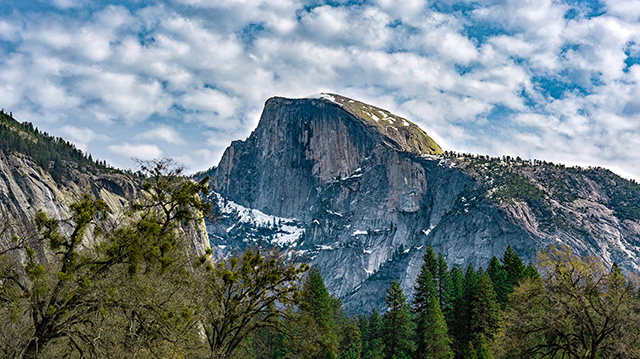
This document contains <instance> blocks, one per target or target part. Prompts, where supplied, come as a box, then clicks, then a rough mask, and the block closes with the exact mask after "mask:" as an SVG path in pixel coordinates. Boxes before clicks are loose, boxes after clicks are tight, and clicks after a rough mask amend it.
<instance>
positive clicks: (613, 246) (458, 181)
mask: <svg viewBox="0 0 640 359" xmlns="http://www.w3.org/2000/svg"><path fill="white" fill-rule="evenodd" d="M209 174H210V175H211V178H212V186H213V189H214V191H215V192H213V193H212V194H211V198H212V199H214V200H215V201H216V202H217V203H218V210H219V213H220V216H221V219H220V221H218V222H216V223H210V224H209V227H208V232H209V235H210V239H211V243H212V246H214V247H215V248H218V249H220V250H229V249H233V248H236V249H240V248H242V247H244V246H246V245H247V243H251V242H253V241H257V242H260V243H262V244H266V245H274V246H280V247H283V249H285V250H295V251H297V252H298V253H302V254H303V255H304V256H306V258H308V260H311V261H312V262H313V264H314V265H316V266H317V267H318V268H319V269H320V271H321V273H322V275H323V277H324V278H325V282H326V283H327V286H328V287H329V289H330V290H331V291H332V292H334V293H336V294H337V295H339V296H340V297H341V298H342V299H343V301H344V304H345V308H346V309H347V310H349V311H352V312H356V311H360V310H369V309H370V308H371V307H378V308H382V307H383V304H382V302H381V300H382V299H381V298H383V297H384V293H383V292H384V289H385V288H386V287H388V285H389V282H390V280H391V279H393V278H395V279H399V280H400V281H401V283H402V285H403V287H404V288H405V290H407V291H408V293H409V295H410V294H411V292H412V288H411V287H412V284H413V283H414V279H415V277H416V275H417V274H418V270H419V266H420V263H421V262H422V255H423V251H424V249H425V248H426V245H428V244H431V245H432V246H433V247H434V249H435V251H436V252H440V253H442V254H443V255H444V256H445V258H446V260H447V262H448V263H451V264H454V265H461V266H466V265H467V264H473V265H474V266H476V267H477V266H486V265H487V264H488V262H489V260H490V259H491V257H492V256H493V255H498V256H499V255H501V254H502V253H503V252H504V251H505V249H506V248H507V247H508V246H511V247H512V248H514V249H515V250H516V252H517V253H518V255H519V256H521V257H522V258H523V259H525V260H533V259H534V258H535V256H536V252H537V251H538V250H541V249H543V248H545V247H548V246H549V245H559V244H565V245H568V246H570V247H571V248H572V249H573V250H574V252H576V253H578V254H581V255H594V256H597V257H599V258H601V259H602V260H603V261H604V262H605V263H608V264H612V263H613V262H617V263H618V264H619V265H620V267H622V268H623V269H625V270H627V271H636V272H637V271H639V270H640V186H638V184H636V183H634V182H630V181H627V180H624V179H622V178H620V177H618V176H616V175H615V174H613V173H611V172H610V171H608V170H605V169H602V168H589V169H584V168H577V167H572V168H568V167H564V166H562V165H557V164H553V163H547V162H542V161H527V160H522V159H520V158H511V157H508V156H505V157H502V158H490V157H488V156H482V155H459V154H453V153H447V154H444V153H443V152H442V150H441V149H440V147H439V146H438V145H437V144H436V143H435V142H434V141H433V140H432V139H431V138H430V137H429V136H427V135H426V134H425V133H424V131H422V130H420V129H419V128H418V127H417V126H416V125H414V124H412V123H411V122H409V121H407V120H405V119H402V118H400V117H397V116H394V115H392V114H390V113H389V112H388V111H385V110H382V109H379V108H377V107H375V106H371V105H367V104H363V103H361V102H358V101H355V100H351V99H348V98H345V97H342V96H339V95H333V94H322V95H320V96H316V97H314V98H303V99H286V98H280V97H276V98H271V99H269V100H268V101H267V102H266V104H265V108H264V111H263V113H262V117H261V119H260V123H259V124H258V127H257V128H256V129H255V131H253V133H252V134H251V135H250V136H249V138H247V139H246V140H245V141H234V142H233V143H232V144H231V145H230V146H229V148H227V150H226V151H225V153H224V155H223V157H222V159H221V161H220V163H219V165H218V166H217V167H214V168H212V169H211V170H210V171H209ZM376 301H378V302H376Z"/></svg>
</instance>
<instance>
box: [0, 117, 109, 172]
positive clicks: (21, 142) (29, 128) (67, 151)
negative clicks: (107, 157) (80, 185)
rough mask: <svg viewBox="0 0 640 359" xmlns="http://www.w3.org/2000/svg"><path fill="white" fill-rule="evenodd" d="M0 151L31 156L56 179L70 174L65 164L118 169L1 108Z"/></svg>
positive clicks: (77, 166) (95, 169) (106, 170)
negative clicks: (20, 120) (96, 159)
mask: <svg viewBox="0 0 640 359" xmlns="http://www.w3.org/2000/svg"><path fill="white" fill-rule="evenodd" d="M0 150H3V151H10V152H17V153H21V154H25V155H27V156H30V157H31V158H32V159H33V160H34V161H35V162H36V163H37V164H38V165H39V166H40V167H42V168H43V169H45V170H46V171H48V172H49V174H51V177H53V179H54V180H55V181H56V182H60V181H61V180H62V179H63V178H65V177H66V176H67V175H68V174H69V169H68V168H67V165H72V166H74V167H76V168H80V169H83V170H89V169H91V170H92V171H94V172H98V171H105V172H121V171H118V170H116V169H114V168H110V167H108V166H107V163H106V162H105V161H94V160H93V158H92V157H91V155H90V154H86V153H83V152H82V151H81V150H79V149H77V148H76V146H75V145H74V144H73V143H71V142H69V141H66V140H64V139H63V138H61V137H54V136H51V135H49V134H48V133H46V132H42V131H40V130H38V129H37V128H36V127H34V126H33V124H32V123H31V122H24V123H20V122H18V121H16V119H14V118H13V116H12V114H11V113H9V114H7V113H5V112H4V110H3V111H0ZM65 164H66V165H65Z"/></svg>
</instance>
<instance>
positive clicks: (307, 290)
mask: <svg viewBox="0 0 640 359" xmlns="http://www.w3.org/2000/svg"><path fill="white" fill-rule="evenodd" d="M302 303H303V304H302V309H303V312H304V313H306V314H308V315H310V316H311V318H312V319H313V323H315V325H316V326H317V329H318V334H319V337H317V338H309V339H313V340H314V341H316V343H317V345H318V350H317V351H316V354H317V355H318V356H317V357H318V358H322V359H324V358H329V357H332V356H335V353H336V352H337V350H338V338H337V335H336V328H335V327H336V325H335V318H334V312H335V311H334V309H335V308H334V300H333V299H332V297H331V295H330V294H329V291H328V290H327V287H326V286H325V284H324V280H323V279H322V276H321V275H320V271H319V270H318V268H316V267H312V268H311V270H310V271H309V274H308V276H307V280H306V282H305V284H304V287H303V290H302Z"/></svg>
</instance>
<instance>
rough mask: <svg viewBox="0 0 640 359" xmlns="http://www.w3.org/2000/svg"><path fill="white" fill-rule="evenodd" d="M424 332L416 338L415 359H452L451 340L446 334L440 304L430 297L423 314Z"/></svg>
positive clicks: (445, 324)
mask: <svg viewBox="0 0 640 359" xmlns="http://www.w3.org/2000/svg"><path fill="white" fill-rule="evenodd" d="M424 326H425V327H424V332H422V333H421V336H420V337H418V348H419V349H418V350H417V351H416V358H421V359H422V358H425V359H426V358H429V359H452V358H453V351H452V350H451V339H450V338H449V335H448V334H447V323H446V322H445V320H444V315H442V311H441V310H440V304H439V303H438V302H437V300H436V298H435V297H431V300H430V301H429V307H428V309H427V312H426V313H425V320H424Z"/></svg>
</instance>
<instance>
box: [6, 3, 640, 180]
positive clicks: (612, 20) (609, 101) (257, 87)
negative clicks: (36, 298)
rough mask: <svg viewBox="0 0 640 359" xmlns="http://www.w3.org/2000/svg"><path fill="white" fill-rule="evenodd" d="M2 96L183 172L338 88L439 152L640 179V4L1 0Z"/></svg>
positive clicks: (46, 124)
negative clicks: (277, 106)
mask: <svg viewBox="0 0 640 359" xmlns="http://www.w3.org/2000/svg"><path fill="white" fill-rule="evenodd" d="M1 1H2V6H0V107H2V108H4V110H5V112H12V113H13V115H14V117H15V118H16V119H17V120H18V121H21V122H24V121H28V122H32V123H34V125H36V126H37V127H38V128H40V129H41V130H44V131H47V132H48V133H49V134H52V135H55V136H61V137H63V138H65V139H67V140H69V141H71V142H73V143H74V144H76V146H77V147H78V148H80V149H82V150H83V151H85V152H88V153H90V154H91V155H92V156H93V157H94V158H96V159H101V160H106V161H107V162H109V163H110V164H112V165H114V166H116V167H120V168H133V169H134V170H135V169H136V167H135V164H134V162H133V161H132V159H131V158H132V157H137V158H140V159H152V158H159V157H171V158H174V159H175V160H176V161H178V162H180V163H183V164H184V165H185V166H186V167H187V168H188V170H189V171H191V172H194V171H199V170H204V169H207V168H210V167H212V166H214V165H216V164H217V162H218V161H219V159H220V156H221V155H222V153H223V151H224V149H225V148H226V147H227V146H228V145H229V143H230V142H231V141H232V140H236V139H245V138H246V137H247V136H248V135H249V134H250V133H251V131H252V130H253V129H254V128H255V126H256V125H257V123H258V120H259V117H260V113H261V111H262V107H263V105H264V102H265V101H266V100H267V99H268V98H270V97H273V96H284V97H292V98H299V97H306V96H308V95H311V94H317V93H320V92H331V93H338V94H341V95H344V96H347V97H351V98H355V99H358V100H361V101H363V102H367V103H370V104H372V105H376V106H378V107H382V108H385V109H388V110H390V111H391V112H393V113H395V114H398V115H401V116H403V117H406V118H407V119H409V120H411V121H413V122H415V123H417V124H418V125H420V126H421V127H422V128H423V129H424V130H425V131H426V132H427V133H428V134H429V135H431V136H432V137H433V138H434V139H435V140H436V141H437V142H438V143H439V144H440V145H441V146H442V147H443V148H445V149H448V150H455V151H459V152H471V153H480V154H488V155H492V156H502V155H511V156H520V157H522V158H526V159H533V158H535V159H542V160H547V161H554V162H562V163H566V164H570V165H574V164H577V165H584V166H588V165H590V166H603V167H607V168H610V169H612V170H613V171H614V172H616V173H618V174H621V175H623V176H625V177H628V178H635V179H640V21H639V19H640V1H637V0H633V1H630V0H602V1H591V0H585V1H579V0H565V1H549V0H487V1H455V0H443V1H420V0H375V1H354V0H350V1H341V0H329V1H322V0H309V1H298V0H269V1H262V0H166V1H140V0H129V1H126V0H111V1H110V0H104V1H97V0H1Z"/></svg>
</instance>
